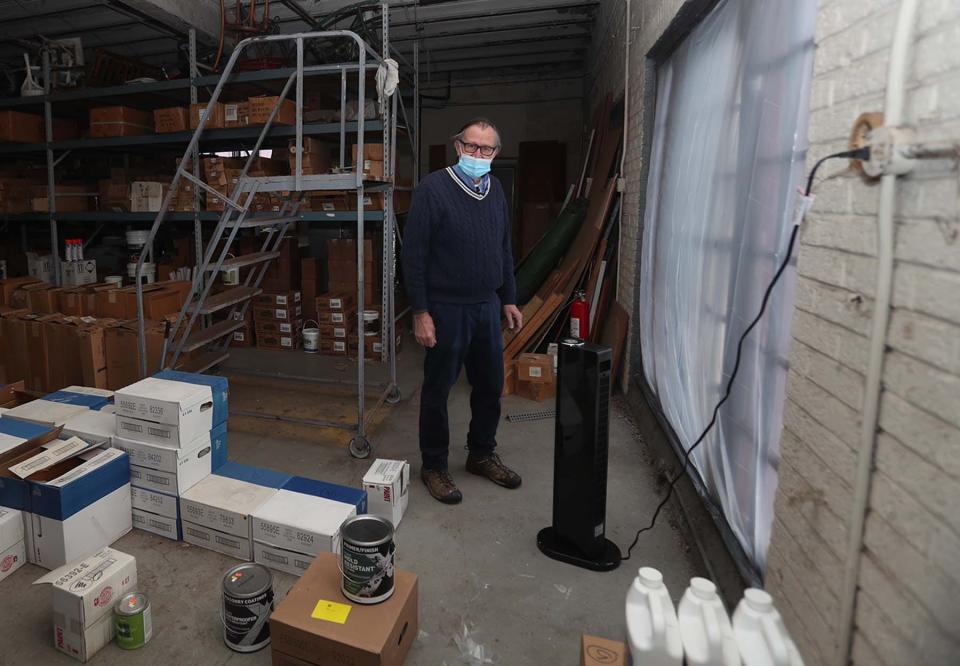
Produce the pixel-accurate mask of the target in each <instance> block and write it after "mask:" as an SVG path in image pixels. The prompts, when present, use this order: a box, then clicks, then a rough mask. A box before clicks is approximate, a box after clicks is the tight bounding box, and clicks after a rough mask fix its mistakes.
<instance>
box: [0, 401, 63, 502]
mask: <svg viewBox="0 0 960 666" xmlns="http://www.w3.org/2000/svg"><path fill="white" fill-rule="evenodd" d="M59 434H60V429H59V428H50V427H49V426H42V425H39V424H35V423H29V422H26V421H18V420H16V419H10V418H7V417H6V416H0V506H4V507H7V508H10V509H17V510H19V511H27V510H28V509H29V507H30V489H29V486H28V484H27V482H26V481H25V480H23V479H22V478H20V477H19V476H17V475H16V474H14V473H13V472H11V471H10V468H11V467H13V466H15V465H17V464H19V463H21V462H23V461H25V460H27V459H29V458H31V457H33V456H34V455H36V454H37V453H39V452H40V451H41V450H43V447H44V446H45V445H47V444H49V443H51V442H54V441H56V439H57V436H58V435H59Z"/></svg>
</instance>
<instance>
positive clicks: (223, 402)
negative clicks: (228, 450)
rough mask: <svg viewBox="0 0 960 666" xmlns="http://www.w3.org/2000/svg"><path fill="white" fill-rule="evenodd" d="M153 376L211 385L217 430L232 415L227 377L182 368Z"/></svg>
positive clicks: (164, 371) (214, 421) (214, 420)
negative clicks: (186, 370)
mask: <svg viewBox="0 0 960 666" xmlns="http://www.w3.org/2000/svg"><path fill="white" fill-rule="evenodd" d="M153 377H154V379H169V380H171V381H175V382H186V383H187V384H196V385H197V386H209V387H210V393H211V395H212V396H213V425H214V426H215V428H214V429H215V430H216V426H219V425H221V424H223V423H226V422H227V418H228V417H229V416H230V408H229V399H230V382H229V380H227V378H226V377H219V376H217V375H204V374H200V373H197V372H182V371H180V370H161V371H160V372H158V373H156V374H155V375H154V376H153ZM225 432H226V431H225V430H224V433H225ZM224 462H226V459H224Z"/></svg>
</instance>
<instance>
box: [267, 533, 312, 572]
mask: <svg viewBox="0 0 960 666" xmlns="http://www.w3.org/2000/svg"><path fill="white" fill-rule="evenodd" d="M314 559H316V556H314V555H304V554H303V553H295V552H294V551H292V550H284V549H283V548H277V547H276V546H270V545H267V544H265V543H260V542H259V541H254V542H253V561H254V562H256V563H258V564H262V565H263V566H265V567H270V568H271V569H274V570H276V571H282V572H284V573H288V574H291V575H293V576H302V575H303V572H304V571H306V570H307V569H309V568H310V565H311V564H313V560H314Z"/></svg>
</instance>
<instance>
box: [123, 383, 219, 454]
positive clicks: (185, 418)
mask: <svg viewBox="0 0 960 666" xmlns="http://www.w3.org/2000/svg"><path fill="white" fill-rule="evenodd" d="M114 406H115V411H116V414H117V434H118V435H119V436H120V437H123V438H124V439H131V440H135V441H140V442H147V443H149V444H160V445H162V446H172V447H183V446H187V445H189V444H190V442H192V441H193V440H195V439H197V438H198V437H200V436H201V435H203V434H205V433H209V432H210V431H211V430H213V426H214V422H213V414H214V399H213V391H212V390H211V388H210V387H209V386H204V385H200V384H189V383H187V382H180V381H171V380H168V379H157V378H155V377H148V378H146V379H142V380H140V381H139V382H136V383H135V384H131V385H130V386H127V387H126V388H123V389H121V390H119V391H117V392H116V395H115V399H114Z"/></svg>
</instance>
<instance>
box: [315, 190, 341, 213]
mask: <svg viewBox="0 0 960 666" xmlns="http://www.w3.org/2000/svg"><path fill="white" fill-rule="evenodd" d="M308 199H309V201H310V210H312V211H315V212H317V213H334V212H337V211H340V212H344V211H348V210H350V197H349V195H347V194H344V193H343V192H323V193H310V194H309V197H308Z"/></svg>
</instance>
